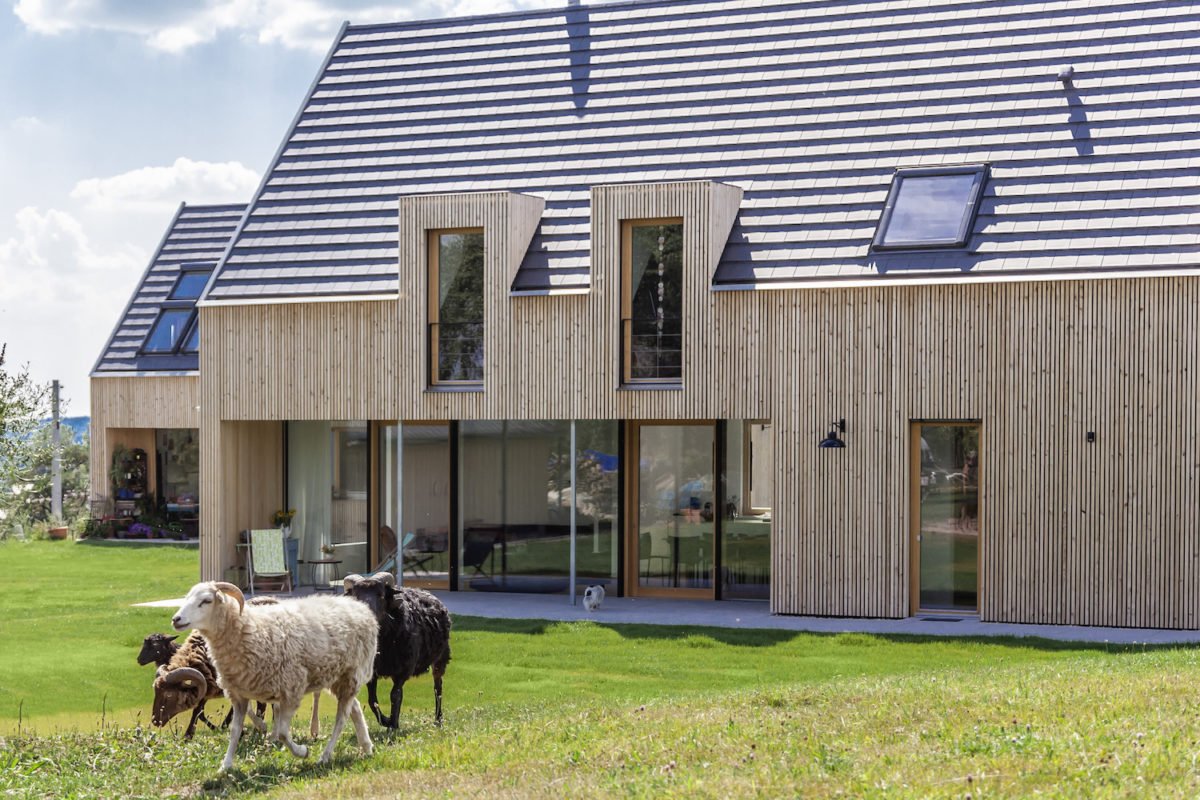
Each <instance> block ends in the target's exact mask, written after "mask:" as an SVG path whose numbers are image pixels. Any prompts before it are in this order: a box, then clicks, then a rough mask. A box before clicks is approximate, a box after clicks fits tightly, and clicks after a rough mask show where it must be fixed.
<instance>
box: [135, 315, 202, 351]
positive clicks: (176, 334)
mask: <svg viewBox="0 0 1200 800" xmlns="http://www.w3.org/2000/svg"><path fill="white" fill-rule="evenodd" d="M191 314H192V312H191V310H190V309H182V308H169V309H164V310H163V312H162V313H161V314H159V315H158V319H157V320H156V321H155V323H154V327H152V328H151V329H150V335H149V336H147V337H146V344H145V346H144V347H143V348H142V349H143V350H145V351H146V352H147V353H170V352H173V351H174V350H175V346H176V345H178V344H179V338H180V337H181V336H183V329H184V327H185V326H186V325H187V321H188V317H190V316H191Z"/></svg>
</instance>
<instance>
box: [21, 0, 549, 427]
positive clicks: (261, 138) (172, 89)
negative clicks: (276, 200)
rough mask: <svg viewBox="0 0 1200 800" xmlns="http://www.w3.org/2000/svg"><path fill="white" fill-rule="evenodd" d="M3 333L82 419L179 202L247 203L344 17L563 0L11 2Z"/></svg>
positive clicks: (412, 15)
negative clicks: (106, 349)
mask: <svg viewBox="0 0 1200 800" xmlns="http://www.w3.org/2000/svg"><path fill="white" fill-rule="evenodd" d="M6 5H7V7H6V8H0V342H7V344H8V356H9V359H10V363H12V364H21V363H28V364H29V365H30V372H31V373H32V374H33V376H34V377H35V378H37V379H38V380H42V381H49V380H50V379H52V378H58V379H60V380H61V381H62V382H63V384H64V397H65V398H67V400H68V403H69V408H68V412H67V413H70V414H73V415H82V414H87V413H88V384H87V382H88V377H87V375H88V372H89V370H90V369H91V366H92V364H93V363H94V362H95V360H96V357H97V355H98V354H99V351H100V348H101V347H102V346H103V345H104V342H105V341H106V339H107V337H108V335H109V333H110V332H111V330H112V328H113V325H114V324H115V323H116V321H117V317H118V316H119V315H120V313H121V310H122V309H123V308H124V305H125V302H126V301H127V300H128V298H129V295H130V293H131V292H132V291H133V288H134V286H135V285H136V283H137V281H138V279H139V278H140V277H141V275H142V272H143V271H144V270H145V268H146V264H147V262H148V260H149V258H150V256H151V254H152V253H153V251H154V248H155V246H156V245H157V244H158V241H159V239H160V238H161V236H162V234H163V231H164V229H165V227H166V225H167V223H168V222H169V221H170V219H171V216H172V214H173V213H174V211H175V209H176V208H177V206H178V205H179V203H180V202H181V201H187V202H189V203H204V202H246V201H248V200H249V199H250V197H251V195H252V193H253V191H254V190H255V188H256V187H257V185H258V182H259V179H260V178H261V175H262V173H263V172H264V171H265V170H266V169H267V168H268V166H269V163H270V159H271V156H272V155H274V153H275V150H276V149H277V148H278V146H279V143H280V140H281V139H282V137H283V135H284V133H285V132H286V129H287V126H288V125H289V123H290V122H291V119H292V117H293V115H294V114H295V113H296V110H297V108H298V107H299V105H300V102H301V101H302V99H303V97H304V94H305V92H306V90H307V89H308V86H309V84H310V83H311V82H312V80H313V78H314V77H315V75H316V70H317V68H318V67H319V65H320V63H321V60H322V58H323V57H324V54H325V52H326V51H327V49H328V47H329V45H330V44H331V43H332V39H333V36H334V34H335V33H336V32H337V29H338V26H339V25H340V24H341V21H342V20H344V19H349V20H351V21H352V22H359V23H362V22H382V21H388V20H394V19H420V18H433V17H440V16H448V15H455V16H457V15H463V14H476V13H487V12H492V11H510V10H515V9H524V8H540V7H553V6H558V5H565V0H494V1H493V2H483V0H408V1H405V0H400V1H399V2H383V0H192V1H191V2H186V1H184V0H171V2H166V1H165V0H7V2H6Z"/></svg>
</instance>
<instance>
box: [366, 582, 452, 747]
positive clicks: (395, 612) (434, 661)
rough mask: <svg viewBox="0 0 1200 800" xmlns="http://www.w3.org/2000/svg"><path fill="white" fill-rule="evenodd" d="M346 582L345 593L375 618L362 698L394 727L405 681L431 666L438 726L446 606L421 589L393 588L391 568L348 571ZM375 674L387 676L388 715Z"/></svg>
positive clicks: (446, 638)
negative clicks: (375, 637)
mask: <svg viewBox="0 0 1200 800" xmlns="http://www.w3.org/2000/svg"><path fill="white" fill-rule="evenodd" d="M345 586H346V594H348V595H350V596H352V597H354V598H356V599H358V600H360V601H362V602H363V603H366V604H367V606H368V607H369V608H370V609H371V611H372V612H373V613H374V614H375V618H376V619H377V620H379V652H377V653H376V654H375V672H374V674H373V675H372V676H371V680H370V681H369V682H368V683H367V700H368V703H369V704H370V706H371V710H372V711H373V712H375V718H376V719H377V720H379V724H380V725H382V726H383V727H385V728H395V727H397V721H398V720H399V718H400V705H401V703H403V701H404V682H405V681H407V680H408V679H409V678H414V677H416V676H418V675H423V674H425V672H427V671H429V670H431V669H432V671H433V696H434V701H435V703H436V709H437V710H436V720H437V724H439V725H441V724H442V676H443V675H445V674H446V665H447V664H449V663H450V612H449V611H447V610H446V606H444V605H443V604H442V601H441V600H438V599H437V598H436V597H434V596H433V595H432V594H430V593H429V592H426V591H423V590H421V589H410V588H408V587H406V586H405V587H400V588H399V589H397V588H396V578H395V576H393V575H392V574H391V573H390V572H376V573H375V574H374V575H372V576H371V577H369V578H364V577H362V576H361V575H350V576H349V577H347V578H346V581H345ZM380 678H391V679H392V695H391V700H392V712H391V714H390V715H388V716H387V717H384V716H383V711H382V709H380V707H379V700H378V697H377V695H376V683H377V682H378V680H379V679H380Z"/></svg>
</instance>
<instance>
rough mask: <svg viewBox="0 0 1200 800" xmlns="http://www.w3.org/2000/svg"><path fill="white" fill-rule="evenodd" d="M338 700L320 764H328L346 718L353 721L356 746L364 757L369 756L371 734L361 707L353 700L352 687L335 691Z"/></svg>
mask: <svg viewBox="0 0 1200 800" xmlns="http://www.w3.org/2000/svg"><path fill="white" fill-rule="evenodd" d="M334 691H335V692H336V696H337V699H338V708H337V716H335V717H334V718H333V730H332V731H331V732H330V733H329V743H328V744H326V745H325V750H324V752H322V753H321V759H320V763H322V764H328V763H329V761H330V759H332V758H333V748H334V746H335V745H337V740H338V737H339V736H341V735H342V728H344V727H345V725H346V718H347V717H350V718H352V719H353V721H354V733H355V735H356V736H357V737H358V746H359V748H361V749H362V751H363V754H364V755H368V756H369V755H371V752H372V750H373V746H372V744H371V734H370V733H368V732H367V720H366V718H365V717H363V713H362V706H360V705H359V704H358V700H356V699H355V697H354V695H355V691H354V688H353V687H349V689H348V691H347V690H342V691H337V690H336V689H335V690H334Z"/></svg>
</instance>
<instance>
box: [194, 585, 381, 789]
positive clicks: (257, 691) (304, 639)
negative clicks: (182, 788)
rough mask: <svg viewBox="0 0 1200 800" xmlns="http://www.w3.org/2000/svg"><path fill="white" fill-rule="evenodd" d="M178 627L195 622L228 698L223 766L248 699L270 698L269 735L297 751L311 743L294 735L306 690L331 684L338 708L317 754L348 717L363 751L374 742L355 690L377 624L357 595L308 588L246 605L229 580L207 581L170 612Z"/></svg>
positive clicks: (328, 752)
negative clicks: (307, 593)
mask: <svg viewBox="0 0 1200 800" xmlns="http://www.w3.org/2000/svg"><path fill="white" fill-rule="evenodd" d="M171 624H172V626H173V627H174V628H175V630H177V631H182V630H186V629H187V628H194V629H195V630H197V631H199V632H200V633H201V634H202V635H203V636H204V639H205V641H207V643H208V654H209V656H210V657H211V658H212V662H213V666H215V667H216V668H217V681H218V683H219V684H220V686H221V688H222V689H224V690H225V696H226V697H228V698H229V702H230V703H231V704H232V705H233V722H232V724H231V725H230V728H229V747H228V749H227V750H226V751H225V758H224V759H222V761H221V767H220V769H221V771H222V772H227V771H228V770H230V769H232V768H233V756H234V753H235V752H236V751H237V745H238V740H239V739H240V738H241V735H242V724H243V721H244V720H245V716H246V706H247V704H248V703H249V701H250V700H259V701H262V702H266V703H274V704H275V718H274V720H273V726H274V730H273V731H272V733H271V737H272V738H274V739H277V740H282V741H283V743H284V744H285V745H286V746H287V748H288V750H290V751H291V753H292V755H294V756H296V757H297V758H305V757H306V756H307V755H308V748H307V747H305V746H303V745H298V744H296V743H295V742H294V741H292V735H291V730H290V726H291V721H292V716H293V715H294V714H295V713H296V709H297V708H299V706H300V701H301V700H302V699H303V697H304V695H306V694H308V693H309V692H315V691H319V690H321V689H329V690H330V691H331V692H332V693H333V695H334V696H335V697H337V700H338V708H337V716H336V718H335V720H334V723H333V731H332V733H331V734H330V736H329V742H328V744H326V745H325V750H324V751H323V752H322V753H321V757H320V762H321V763H322V764H324V763H328V762H329V760H330V759H331V758H332V757H333V748H334V745H336V744H337V739H338V736H339V735H340V734H341V732H342V728H343V727H345V724H346V718H347V717H349V718H350V719H351V721H352V722H353V724H354V732H355V734H356V736H357V739H358V746H359V748H360V749H361V750H362V752H363V754H364V755H368V756H369V755H370V754H371V753H372V752H373V750H374V747H373V745H372V744H371V735H370V733H369V732H368V731H367V721H366V719H365V718H364V717H363V713H362V707H361V706H359V704H358V700H357V699H356V698H355V695H357V694H358V690H359V689H361V688H362V685H363V684H364V683H366V682H367V681H368V680H370V678H371V666H372V662H373V660H374V656H375V648H376V645H377V643H378V638H379V625H378V624H377V623H376V621H375V618H374V617H373V616H372V615H371V612H370V611H369V610H368V609H367V608H365V607H364V606H363V605H362V604H361V603H356V602H354V601H353V600H351V599H349V598H345V597H336V596H312V597H304V598H301V599H298V600H289V601H287V602H285V603H278V604H276V605H268V606H254V605H247V604H246V601H245V598H244V597H243V595H242V591H241V589H239V588H238V587H236V586H234V585H233V584H232V583H225V582H223V581H219V582H205V583H198V584H196V585H195V586H193V587H192V588H191V590H190V591H189V592H188V594H187V597H185V598H184V601H183V605H182V606H181V607H180V609H179V611H178V612H176V614H175V616H174V617H172V619H171Z"/></svg>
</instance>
